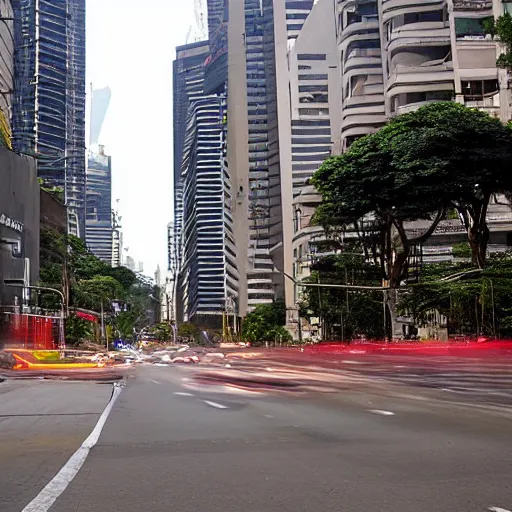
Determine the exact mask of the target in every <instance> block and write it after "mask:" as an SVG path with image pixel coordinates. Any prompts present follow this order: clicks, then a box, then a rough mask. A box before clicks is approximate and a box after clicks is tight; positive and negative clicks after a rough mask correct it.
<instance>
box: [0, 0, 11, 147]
mask: <svg viewBox="0 0 512 512" xmlns="http://www.w3.org/2000/svg"><path fill="white" fill-rule="evenodd" d="M13 17H14V10H13V8H12V3H11V1H10V0H0V55H1V56H2V59H0V91H1V94H0V144H1V145H2V146H4V147H6V148H7V149H12V102H13V93H14V22H13Z"/></svg>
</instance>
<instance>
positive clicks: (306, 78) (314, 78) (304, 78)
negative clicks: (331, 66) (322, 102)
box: [299, 74, 328, 80]
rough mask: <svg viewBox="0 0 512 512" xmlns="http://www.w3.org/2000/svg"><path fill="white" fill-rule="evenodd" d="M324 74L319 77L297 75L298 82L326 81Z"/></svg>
mask: <svg viewBox="0 0 512 512" xmlns="http://www.w3.org/2000/svg"><path fill="white" fill-rule="evenodd" d="M327 78H328V77H327V75H326V74H320V75H299V80H327Z"/></svg>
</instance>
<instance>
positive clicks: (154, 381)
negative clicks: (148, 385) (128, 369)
mask: <svg viewBox="0 0 512 512" xmlns="http://www.w3.org/2000/svg"><path fill="white" fill-rule="evenodd" d="M151 382H152V383H153V384H160V382H158V381H157V380H153V379H151Z"/></svg>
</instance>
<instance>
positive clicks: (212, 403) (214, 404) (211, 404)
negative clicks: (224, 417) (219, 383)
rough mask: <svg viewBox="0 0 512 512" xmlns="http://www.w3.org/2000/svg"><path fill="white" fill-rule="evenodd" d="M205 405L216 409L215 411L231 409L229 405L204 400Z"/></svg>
mask: <svg viewBox="0 0 512 512" xmlns="http://www.w3.org/2000/svg"><path fill="white" fill-rule="evenodd" d="M203 402H204V403H205V404H208V405H209V406H210V407H215V409H229V407H228V406H227V405H222V404H218V403H217V402H210V400H203Z"/></svg>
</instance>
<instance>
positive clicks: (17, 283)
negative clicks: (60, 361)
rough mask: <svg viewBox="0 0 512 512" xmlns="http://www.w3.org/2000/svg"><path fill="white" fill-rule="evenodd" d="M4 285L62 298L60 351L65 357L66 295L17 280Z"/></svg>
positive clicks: (54, 289)
mask: <svg viewBox="0 0 512 512" xmlns="http://www.w3.org/2000/svg"><path fill="white" fill-rule="evenodd" d="M4 285H5V286H8V287H10V288H21V289H26V290H40V291H47V292H52V293H56V294H58V295H59V297H60V325H59V350H60V352H61V356H64V351H65V350H66V338H65V336H64V319H65V313H64V303H65V300H64V294H63V293H62V292H61V291H60V290H57V289H56V288H49V287H47V286H29V285H26V284H25V283H24V282H23V283H21V282H20V281H19V280H17V279H4Z"/></svg>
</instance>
